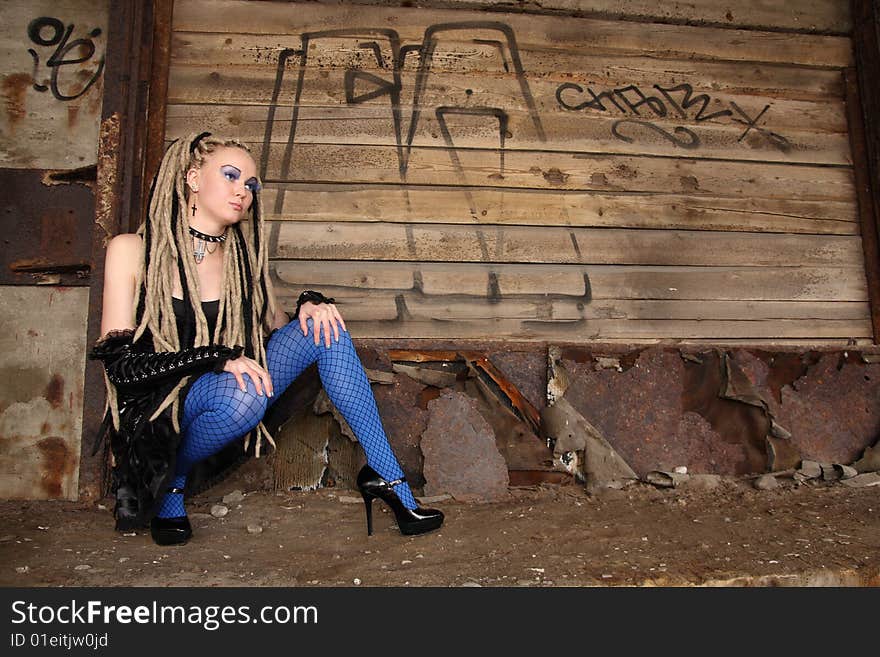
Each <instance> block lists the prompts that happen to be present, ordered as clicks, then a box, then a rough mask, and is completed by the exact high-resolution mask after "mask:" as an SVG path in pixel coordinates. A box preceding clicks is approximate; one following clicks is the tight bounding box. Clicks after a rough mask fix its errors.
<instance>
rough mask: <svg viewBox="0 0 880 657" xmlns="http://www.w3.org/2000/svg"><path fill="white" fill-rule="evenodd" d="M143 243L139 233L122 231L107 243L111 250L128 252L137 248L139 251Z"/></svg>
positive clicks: (108, 248)
mask: <svg viewBox="0 0 880 657" xmlns="http://www.w3.org/2000/svg"><path fill="white" fill-rule="evenodd" d="M142 245H143V240H142V239H141V236H140V235H138V234H137V233H120V234H119V235H117V236H116V237H114V238H113V239H111V240H110V241H109V242H108V243H107V250H108V251H110V250H111V249H112V250H114V251H121V252H125V253H128V252H132V251H136V250H137V251H139V250H140V249H141V246H142Z"/></svg>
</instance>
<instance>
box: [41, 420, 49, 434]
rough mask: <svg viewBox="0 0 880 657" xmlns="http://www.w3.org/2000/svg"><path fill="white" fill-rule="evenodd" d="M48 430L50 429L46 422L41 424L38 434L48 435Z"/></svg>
mask: <svg viewBox="0 0 880 657" xmlns="http://www.w3.org/2000/svg"><path fill="white" fill-rule="evenodd" d="M49 429H50V427H49V423H48V422H43V426H41V427H40V434H46V433H49Z"/></svg>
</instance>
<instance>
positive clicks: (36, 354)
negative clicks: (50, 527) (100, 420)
mask: <svg viewBox="0 0 880 657" xmlns="http://www.w3.org/2000/svg"><path fill="white" fill-rule="evenodd" d="M88 296H89V291H88V289H86V288H64V287H47V288H39V287H22V286H5V287H0V316H2V317H4V318H5V319H4V326H5V327H6V330H4V331H0V353H3V362H2V365H0V498H5V499H76V498H77V492H78V491H77V488H78V475H79V463H80V460H79V455H80V434H81V431H82V419H81V418H82V403H83V372H84V359H85V326H86V309H87V308H88Z"/></svg>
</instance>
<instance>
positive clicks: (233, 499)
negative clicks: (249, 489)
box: [223, 490, 244, 504]
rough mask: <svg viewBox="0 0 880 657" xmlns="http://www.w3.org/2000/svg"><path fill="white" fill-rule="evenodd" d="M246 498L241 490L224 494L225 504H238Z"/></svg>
mask: <svg viewBox="0 0 880 657" xmlns="http://www.w3.org/2000/svg"><path fill="white" fill-rule="evenodd" d="M243 499H244V493H242V492H241V491H240V490H234V491H232V492H231V493H227V494H226V495H224V496H223V504H238V503H239V502H241V501H242V500H243Z"/></svg>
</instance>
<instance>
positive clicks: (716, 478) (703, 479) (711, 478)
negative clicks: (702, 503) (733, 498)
mask: <svg viewBox="0 0 880 657" xmlns="http://www.w3.org/2000/svg"><path fill="white" fill-rule="evenodd" d="M720 485H721V475H717V474H694V475H690V476H689V478H688V481H687V487H688V488H691V489H694V490H715V489H716V488H718V487H719V486H720Z"/></svg>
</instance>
